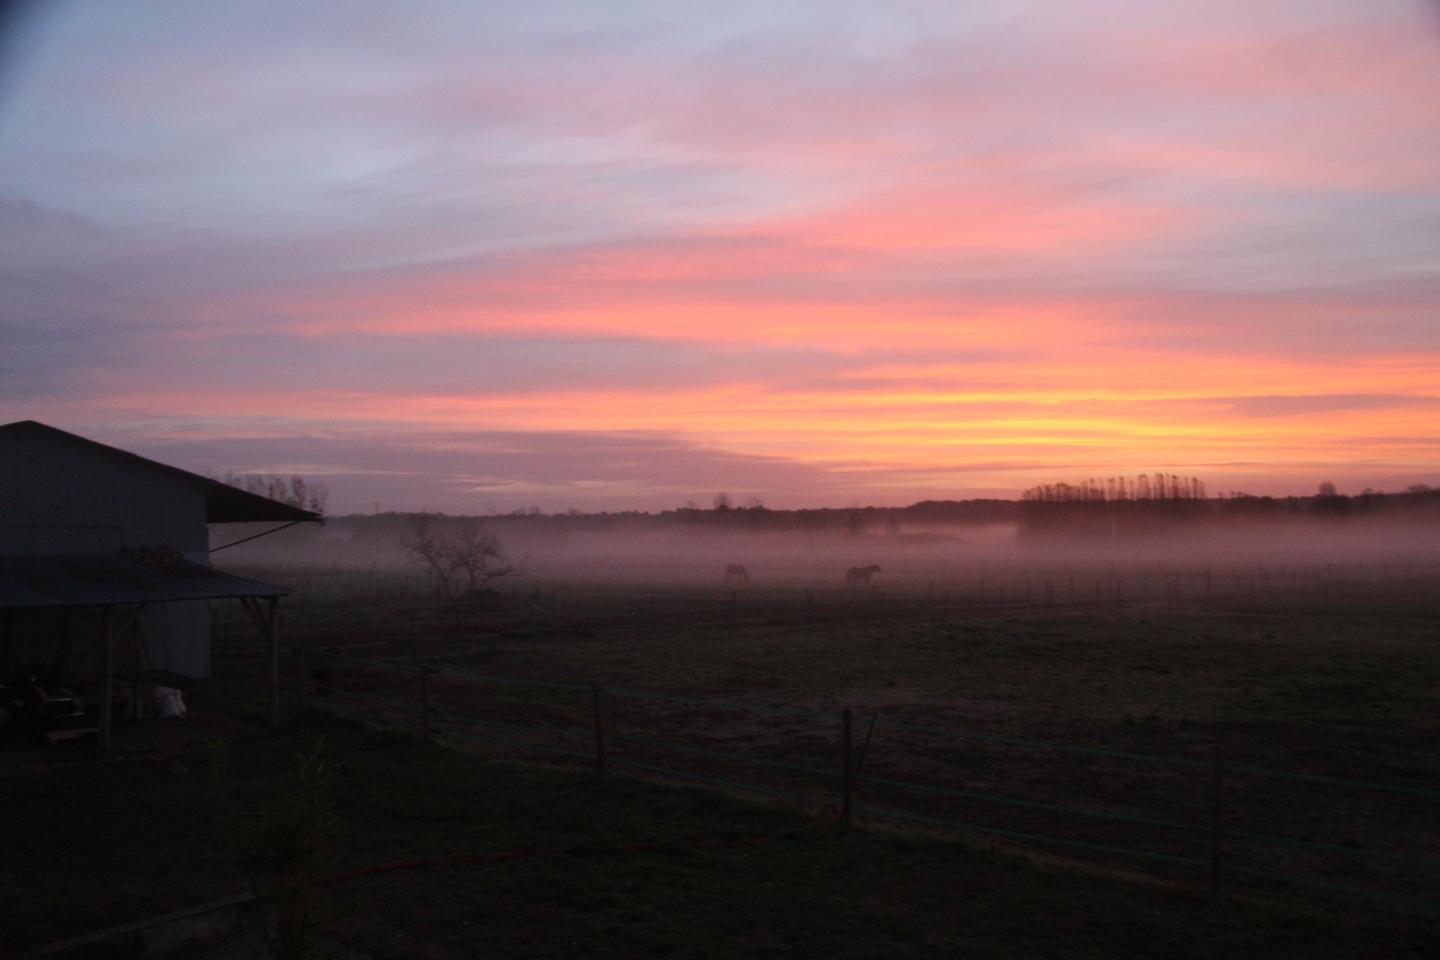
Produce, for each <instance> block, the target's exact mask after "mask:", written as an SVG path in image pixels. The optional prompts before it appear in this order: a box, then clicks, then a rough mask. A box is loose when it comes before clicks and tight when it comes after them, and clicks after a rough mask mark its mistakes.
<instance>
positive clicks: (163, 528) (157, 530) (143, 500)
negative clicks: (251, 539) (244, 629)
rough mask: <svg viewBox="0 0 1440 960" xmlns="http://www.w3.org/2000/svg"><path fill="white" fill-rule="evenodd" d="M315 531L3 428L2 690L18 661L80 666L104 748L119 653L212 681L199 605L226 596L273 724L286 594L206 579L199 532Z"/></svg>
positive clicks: (156, 668) (168, 478) (125, 461)
mask: <svg viewBox="0 0 1440 960" xmlns="http://www.w3.org/2000/svg"><path fill="white" fill-rule="evenodd" d="M312 520H319V515H318V514H316V513H313V512H311V511H309V510H304V509H301V508H299V507H295V506H292V505H290V504H285V503H280V502H278V501H275V500H270V499H268V498H266V497H261V496H257V495H255V494H252V493H248V492H246V491H243V490H239V489H236V488H235V487H231V486H229V485H228V484H224V483H221V482H219V481H217V480H212V479H210V478H208V477H202V476H199V475H198V474H194V473H190V472H188V471H185V470H181V469H178V468H176V467H172V466H169V465H167V464H163V463H159V462H156V461H154V460H149V459H146V458H145V457H141V456H137V455H136V454H133V453H129V452H127V451H124V450H119V449H116V448H114V447H109V446H106V445H104V444H101V443H96V442H95V441H93V440H87V439H85V438H84V437H79V436H76V435H74V434H71V433H67V432H65V431H63V430H58V429H56V428H54V427H49V426H46V425H44V424H40V423H36V422H34V421H22V422H19V423H12V424H6V425H4V426H0V657H3V666H4V673H3V674H0V678H3V679H0V682H5V681H12V680H13V679H14V677H13V672H14V671H15V670H16V668H17V667H18V666H20V665H21V664H29V663H35V662H42V663H51V662H54V661H55V658H57V657H65V656H67V655H69V654H71V653H76V654H77V658H78V659H79V660H82V661H85V660H88V661H89V663H90V665H91V667H92V669H93V672H94V675H95V677H96V679H97V680H98V681H99V688H100V696H101V699H102V703H101V704H100V710H99V713H100V716H99V718H98V719H99V724H100V727H101V742H102V745H105V744H106V742H107V741H108V724H109V720H110V702H109V700H110V696H111V681H112V679H113V676H114V668H115V665H116V658H117V655H118V656H120V657H121V658H122V659H125V658H128V662H123V663H122V664H121V666H122V667H123V668H124V669H125V670H126V671H127V672H128V673H131V674H133V673H136V672H140V671H144V672H163V673H168V674H177V675H183V676H186V677H206V676H209V674H210V622H209V602H210V601H211V600H215V599H229V598H233V599H236V600H239V601H240V602H241V603H242V604H244V605H245V607H246V609H248V610H250V611H251V613H252V614H253V615H254V617H255V619H256V621H257V624H258V625H259V626H260V628H261V629H262V630H263V631H264V632H265V635H266V639H267V641H268V643H269V648H270V663H271V677H270V687H271V690H270V714H271V719H272V722H278V718H279V695H278V682H277V678H276V676H275V667H276V666H277V664H278V656H279V646H278V644H279V634H278V624H279V606H278V604H279V599H280V598H281V597H282V596H285V595H287V594H288V593H289V591H288V590H286V589H285V588H284V587H280V586H276V585H274V584H268V583H262V582H260V581H257V580H251V579H247V578H242V577H235V576H231V575H228V574H224V573H221V572H219V571H216V570H214V569H212V568H210V567H209V566H208V562H209V550H210V545H209V532H208V524H211V523H247V522H271V523H278V524H281V525H290V524H293V523H301V522H305V521H312ZM277 529H278V528H277ZM87 641H88V642H87ZM87 651H88V652H89V653H91V654H93V656H90V657H88V658H87V657H86V656H85V653H86V652H87Z"/></svg>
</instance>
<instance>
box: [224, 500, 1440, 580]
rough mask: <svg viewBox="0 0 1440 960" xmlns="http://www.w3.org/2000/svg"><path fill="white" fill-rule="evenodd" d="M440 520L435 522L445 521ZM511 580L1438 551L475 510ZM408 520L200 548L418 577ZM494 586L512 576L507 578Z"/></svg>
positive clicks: (1209, 566)
mask: <svg viewBox="0 0 1440 960" xmlns="http://www.w3.org/2000/svg"><path fill="white" fill-rule="evenodd" d="M462 522H466V521H462V520H460V519H458V518H447V519H444V520H441V521H439V529H440V530H441V531H442V532H443V531H445V530H447V529H450V530H455V529H458V525H459V524H460V523H462ZM468 522H473V523H479V524H482V525H483V527H484V528H485V529H486V530H488V531H489V532H490V533H493V534H494V535H495V536H496V537H497V538H498V540H499V541H500V543H501V545H502V546H503V549H504V552H505V554H506V555H507V556H508V557H510V558H511V559H513V560H515V561H519V562H520V575H519V576H520V578H521V579H524V578H529V579H531V580H534V581H547V582H554V581H564V580H583V581H591V582H615V583H634V584H637V585H639V584H651V585H657V586H658V585H664V584H678V583H696V584H720V583H723V581H724V572H725V568H726V567H727V566H728V565H730V564H738V565H742V566H744V567H745V569H746V571H747V573H748V575H749V580H750V583H751V584H752V585H760V584H774V585H782V584H788V585H806V586H809V585H815V586H824V585H841V584H842V583H843V580H844V574H845V571H846V569H847V568H849V567H853V566H861V567H863V566H868V565H871V564H876V565H879V566H880V568H881V571H882V573H881V576H880V577H879V578H877V583H879V582H883V583H885V584H887V585H889V586H894V587H896V588H899V587H901V586H902V585H904V584H909V585H910V586H912V587H920V588H923V587H924V586H925V584H926V582H931V583H933V582H937V581H938V582H945V581H951V580H958V579H962V578H967V577H969V578H973V577H977V576H984V575H986V572H987V571H989V572H993V573H995V574H1004V573H1007V572H1008V573H1021V574H1023V573H1024V572H1026V571H1033V572H1035V573H1036V574H1042V573H1043V574H1063V573H1065V572H1067V571H1068V572H1071V573H1080V572H1085V571H1093V570H1097V569H1110V570H1115V569H1126V570H1166V571H1171V572H1180V571H1196V572H1198V571H1202V570H1213V571H1214V573H1215V574H1216V575H1224V574H1228V573H1236V572H1242V571H1254V570H1256V569H1264V568H1270V569H1274V568H1292V569H1293V568H1311V569H1313V568H1325V567H1334V568H1337V569H1338V568H1343V567H1347V566H1349V567H1354V566H1363V565H1373V566H1374V567H1376V568H1380V567H1384V566H1392V565H1402V566H1403V565H1407V564H1416V563H1433V562H1437V561H1440V537H1437V536H1436V535H1435V533H1436V530H1435V529H1434V524H1433V523H1431V522H1428V518H1426V522H1421V523H1416V522H1414V521H1413V520H1411V521H1406V520H1403V519H1402V518H1398V517H1393V516H1392V517H1383V518H1343V519H1325V520H1320V519H1315V518H1297V519H1266V520H1259V521H1253V522H1248V523H1245V524H1237V523H1227V524H1224V525H1211V526H1199V525H1197V526H1194V527H1192V528H1189V529H1184V530H1180V529H1176V530H1172V531H1170V532H1169V533H1168V534H1166V535H1155V536H1149V537H1145V538H1139V537H1130V538H1124V539H1121V538H1118V537H1095V536H1091V537H1087V538H1071V539H1059V538H1038V537H1035V536H1033V535H1027V534H1023V533H1022V531H1021V530H1020V529H1019V528H1018V527H1017V525H1015V524H992V525H983V526H945V527H930V528H918V527H910V526H894V525H891V526H890V527H888V528H887V529H883V530H876V531H865V532H858V533H857V532H855V531H848V530H836V529H826V530H819V531H803V530H757V529H745V528H743V527H741V528H737V529H706V528H702V527H697V526H686V525H681V524H669V525H664V524H659V523H650V522H644V521H643V520H638V521H637V520H633V519H632V520H623V521H616V522H614V523H607V522H604V521H601V520H598V519H596V518H587V519H586V520H584V521H582V522H573V523H567V522H561V521H560V519H559V518H536V517H497V518H483V519H482V518H475V519H474V520H472V521H468ZM263 529H264V527H262V526H260V525H248V526H247V525H235V526H221V527H215V528H213V529H212V538H211V539H212V549H214V548H215V547H220V546H222V545H223V544H226V543H229V542H231V541H234V540H238V539H240V538H242V537H245V536H250V535H253V534H254V533H256V532H258V531H259V530H263ZM413 540H414V536H413V531H412V529H411V528H410V527H409V526H408V525H407V523H406V521H405V518H404V517H401V516H391V517H379V518H374V517H340V518H334V519H330V520H328V521H327V522H326V523H325V524H324V525H323V526H318V525H314V524H306V525H302V526H297V527H292V528H290V529H288V530H283V531H280V532H277V533H275V534H273V535H270V536H265V537H261V538H259V539H256V540H252V541H250V542H248V543H243V544H239V545H237V546H234V547H230V548H227V549H224V550H217V551H216V552H214V553H213V554H212V562H213V563H214V564H215V565H216V566H218V567H221V568H226V567H232V568H250V569H253V568H257V567H269V568H275V569H295V568H321V569H349V570H355V569H361V570H363V569H369V570H374V571H378V572H386V571H388V572H395V573H397V574H399V573H403V572H407V571H408V572H410V573H413V574H417V575H418V574H419V573H420V572H421V568H420V567H419V566H418V565H417V562H416V557H415V555H414V552H413V550H412V546H413ZM505 582H506V583H510V584H514V583H515V582H516V580H515V579H514V578H507V580H506V581H505Z"/></svg>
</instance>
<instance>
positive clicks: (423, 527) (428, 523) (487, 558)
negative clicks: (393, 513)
mask: <svg viewBox="0 0 1440 960" xmlns="http://www.w3.org/2000/svg"><path fill="white" fill-rule="evenodd" d="M436 521H437V517H436V516H435V515H434V514H428V513H417V514H412V515H411V517H410V539H409V541H408V542H407V543H406V548H407V550H408V551H409V553H410V556H411V558H412V559H413V560H414V562H415V563H416V564H417V565H418V566H420V567H421V568H422V569H423V570H424V571H425V575H426V577H427V578H428V579H429V581H430V589H431V590H433V591H434V592H435V593H436V594H438V595H439V596H442V597H448V596H451V595H453V594H454V593H455V591H456V589H457V588H460V587H463V592H465V593H473V592H474V591H476V590H479V589H481V588H483V587H484V586H485V585H486V584H488V583H489V582H490V581H491V580H498V579H499V578H501V577H509V576H514V575H515V574H517V573H519V572H520V567H521V564H520V562H518V561H516V560H513V559H511V558H510V557H509V555H507V554H506V552H505V548H504V546H503V545H502V544H501V543H500V538H499V537H497V536H495V534H493V533H491V532H490V531H489V530H487V529H486V528H485V525H484V524H483V523H482V522H481V521H480V520H479V519H478V518H476V517H467V518H464V519H462V520H459V521H457V523H456V531H455V534H454V535H451V534H448V533H445V532H443V531H441V530H440V529H439V525H438V523H437V522H436Z"/></svg>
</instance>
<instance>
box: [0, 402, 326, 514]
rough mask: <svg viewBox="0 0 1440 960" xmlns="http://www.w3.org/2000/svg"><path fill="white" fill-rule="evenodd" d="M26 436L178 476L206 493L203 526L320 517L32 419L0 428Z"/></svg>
mask: <svg viewBox="0 0 1440 960" xmlns="http://www.w3.org/2000/svg"><path fill="white" fill-rule="evenodd" d="M27 436H36V437H50V438H56V439H59V440H62V441H64V442H66V443H74V444H81V445H84V446H85V447H88V448H89V449H91V450H95V451H99V452H101V453H104V454H105V455H106V456H112V457H116V458H118V459H121V460H124V461H126V462H128V463H131V464H139V465H141V466H143V467H145V468H147V469H150V470H157V471H162V472H164V473H166V474H169V475H170V476H172V477H180V478H181V479H183V480H185V481H187V482H189V483H193V484H194V485H196V486H197V487H199V488H201V489H202V490H204V492H205V522H206V523H247V522H251V521H288V522H292V523H298V522H300V521H303V520H319V519H320V514H318V513H315V512H313V511H310V510H302V509H300V508H299V507H292V506H291V505H290V504H288V503H281V502H280V501H278V500H271V499H270V498H269V497H262V496H260V495H258V494H254V493H249V492H247V491H245V490H241V489H239V488H237V487H232V486H230V485H229V484H228V483H221V482H220V481H219V480H212V479H211V478H209V477H202V476H200V474H198V473H191V472H190V471H188V470H181V469H180V468H179V467H172V466H170V465H169V464H168V463H161V462H159V461H158V460H150V459H148V458H146V457H142V456H140V455H139V454H135V453H130V452H129V451H127V450H121V449H119V448H117V447H111V446H107V445H106V444H103V443H97V442H95V441H94V440H87V439H86V438H85V437H81V436H77V435H75V434H73V433H67V432H66V431H64V430H60V429H57V428H55V427H52V426H48V425H46V424H43V423H39V422H37V421H34V420H20V421H18V422H16V423H7V424H5V425H3V426H0V439H5V438H7V437H13V438H17V439H24V438H25V437H27Z"/></svg>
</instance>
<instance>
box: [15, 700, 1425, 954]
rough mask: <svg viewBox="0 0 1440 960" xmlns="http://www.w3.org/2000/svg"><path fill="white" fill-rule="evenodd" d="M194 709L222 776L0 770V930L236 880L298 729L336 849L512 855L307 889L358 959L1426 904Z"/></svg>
mask: <svg viewBox="0 0 1440 960" xmlns="http://www.w3.org/2000/svg"><path fill="white" fill-rule="evenodd" d="M232 716H233V715H232ZM192 729H194V728H192ZM203 732H204V733H205V734H206V735H207V736H215V735H220V734H223V735H224V736H225V737H226V738H227V742H228V744H229V746H228V749H227V750H226V751H225V752H224V755H225V756H226V757H227V758H228V761H227V764H226V768H227V771H228V772H227V773H226V775H225V782H226V787H227V788H226V790H225V791H224V792H223V793H222V792H217V790H216V788H215V783H214V781H213V779H212V777H211V776H210V773H211V764H212V763H213V762H214V759H215V757H216V756H217V753H216V751H215V749H214V748H213V747H206V746H204V745H203V744H198V743H195V742H194V741H192V742H191V743H190V744H189V745H186V744H185V743H184V742H181V741H178V740H177V741H175V742H173V743H171V744H170V745H169V746H168V747H166V748H164V749H159V750H144V749H139V748H138V747H137V746H136V744H134V743H132V745H131V746H132V749H131V752H129V753H126V754H124V755H123V757H122V758H117V759H115V760H112V761H108V762H104V763H98V764H97V763H94V762H91V761H85V760H79V759H75V760H72V761H70V762H64V761H59V762H57V761H54V760H51V761H48V762H47V764H46V765H45V769H43V770H34V769H32V770H30V771H29V772H28V774H27V775H26V776H25V777H24V778H23V779H22V778H20V777H16V776H7V777H6V778H5V780H4V781H3V784H0V791H3V793H4V798H3V799H4V803H5V809H6V811H7V817H8V818H9V826H10V835H9V840H8V842H7V843H6V844H5V845H4V848H3V858H4V859H3V861H0V862H3V868H0V869H3V873H0V875H3V876H4V878H5V880H6V884H5V889H4V906H5V916H6V917H7V918H8V919H7V922H6V941H5V942H6V945H7V946H9V947H10V948H12V949H17V950H18V949H19V948H22V947H25V946H27V945H33V944H35V943H39V942H44V941H48V940H51V939H54V938H57V937H59V936H61V935H65V934H69V933H75V932H80V931H83V930H86V929H93V928H95V927H98V926H102V925H105V924H108V923H115V922H119V921H122V920H129V919H133V918H135V917H136V916H143V915H146V914H147V913H156V912H160V911H161V910H163V909H168V908H170V907H173V906H178V905H183V904H185V903H187V902H193V901H197V900H201V899H205V898H207V897H209V896H214V895H219V894H220V893H223V892H226V891H230V890H237V889H243V888H244V886H245V883H246V876H245V872H244V870H243V868H241V867H240V866H239V864H238V862H237V859H236V854H235V852H234V849H233V836H234V833H235V829H234V823H235V820H236V818H237V817H238V818H243V817H244V816H245V815H246V813H247V811H253V810H255V809H257V808H258V807H259V806H260V805H261V804H262V803H263V802H264V799H265V797H266V796H267V795H269V794H270V793H272V792H273V791H275V790H276V789H277V787H278V786H279V784H281V783H282V782H283V780H284V779H285V778H286V776H287V775H288V774H289V773H290V772H291V771H292V770H293V769H294V768H295V766H296V763H297V760H296V758H297V756H299V755H300V754H303V753H304V752H306V750H307V749H309V747H310V745H311V744H312V743H314V742H315V741H316V740H317V738H323V741H324V748H323V749H324V752H325V755H326V757H327V758H328V763H329V765H330V767H331V769H332V771H333V777H332V781H331V783H330V788H329V789H330V792H331V796H332V798H333V806H334V810H335V813H336V817H337V820H338V823H339V825H340V829H339V835H338V838H337V840H336V842H335V845H334V851H333V855H334V856H333V867H332V868H333V869H334V870H335V871H337V872H346V871H353V870H355V869H357V868H362V867H368V866H374V865H383V864H393V863H395V862H397V861H402V860H419V859H424V858H431V859H434V860H437V861H442V860H446V859H453V858H455V857H457V856H458V855H486V854H496V853H518V854H529V855H524V856H516V857H514V858H512V859H494V858H492V857H484V856H481V857H477V858H476V862H472V863H466V864H449V865H446V864H443V863H437V864H432V865H424V866H414V867H411V868H408V869H394V870H390V871H386V872H380V873H373V874H368V875H363V876H355V877H352V878H350V879H345V880H342V881H339V882H337V883H334V884H331V885H329V886H327V887H325V888H324V889H325V897H326V900H327V901H328V910H327V914H326V915H327V917H328V921H327V925H326V933H327V936H328V937H329V938H331V939H332V941H334V942H338V943H342V944H344V945H345V946H346V947H347V948H349V949H350V950H352V951H355V952H359V953H363V954H364V955H368V956H372V957H391V958H408V957H414V958H422V957H423V958H430V960H435V958H448V957H482V956H483V957H515V958H521V957H559V956H587V957H615V958H640V957H716V958H719V957H836V958H861V957H867V958H868V957H897V956H904V957H942V956H943V957H953V956H956V955H965V956H973V957H995V958H1001V957H1005V958H1009V957H1016V956H1037V957H1042V956H1051V957H1115V956H1165V957H1196V958H1202V957H1203V958H1211V957H1215V956H1235V957H1243V956H1255V955H1257V954H1259V953H1261V952H1263V953H1265V954H1266V955H1269V956H1273V957H1307V958H1315V957H1318V958H1327V957H1335V958H1339V957H1373V956H1385V957H1422V956H1426V955H1427V953H1428V952H1429V951H1430V950H1431V948H1433V947H1434V945H1435V942H1434V940H1433V938H1432V934H1431V929H1432V924H1431V923H1430V922H1429V918H1417V917H1414V916H1409V915H1405V914H1392V913H1387V912H1384V911H1376V910H1359V909H1351V908H1340V909H1337V908H1335V907H1332V906H1326V907H1323V908H1321V907H1317V906H1315V905H1310V904H1306V903H1303V902H1297V901H1295V900H1294V899H1292V898H1273V897H1268V896H1265V895H1255V894H1247V895H1245V896H1243V897H1237V896H1222V897H1219V898H1214V899H1211V898H1207V897H1205V896H1204V895H1203V894H1199V893H1197V892H1195V891H1193V890H1188V889H1184V888H1177V887H1171V886H1168V885H1165V884H1162V883H1155V882H1148V881H1146V880H1143V879H1137V878H1133V877H1130V876H1127V875H1125V874H1123V873H1121V872H1118V871H1108V872H1106V871H1094V870H1089V871H1077V870H1075V869H1070V868H1065V867H1060V866H1056V865H1054V864H1047V863H1044V862H1041V861H1037V860H1035V859H1033V858H1026V857H1022V856H1018V855H1015V854H1013V853H1009V852H1006V851H1003V850H999V849H994V848H989V847H985V846H975V845H972V844H959V843H952V842H946V841H943V840H939V839H936V838H933V837H929V836H923V835H916V834H909V835H906V834H896V833H891V832H875V831H871V830H865V829H860V830H852V831H851V832H850V833H849V834H848V835H844V836H842V835H841V834H840V833H839V832H838V831H837V829H836V828H835V825H834V824H833V822H830V821H828V820H827V819H824V818H818V817H814V816H806V815H803V814H801V813H798V812H796V811H792V810H789V809H784V808H780V807H773V806H765V805H758V806H757V805H755V804H751V803H745V802H740V801H737V800H734V799H731V798H728V797H726V796H723V795H721V794H718V793H716V792H713V791H702V790H694V789H686V788H679V787H674V786H666V785H659V784H654V783H647V782H643V781H639V780H635V779H631V778H624V777H614V776H601V775H595V774H590V773H584V772H579V771H574V770H565V769H546V768H542V767H537V766H534V765H524V764H515V763H512V762H508V761H503V760H485V759H481V758H477V757H473V756H460V755H456V754H454V753H453V752H451V751H449V750H446V749H444V748H441V747H436V746H432V745H426V744H423V743H420V742H417V741H415V740H414V739H411V738H408V737H405V736H402V735H398V734H387V733H383V732H372V731H367V730H365V729H363V728H360V727H356V726H353V725H348V724H346V723H344V722H341V721H337V720H334V719H327V718H325V717H323V716H320V715H315V714H310V715H304V716H301V717H299V718H298V719H297V721H296V722H294V723H292V724H291V725H290V726H289V727H288V728H287V729H286V731H284V733H282V734H281V735H279V736H271V735H267V734H266V733H265V732H264V731H263V730H261V729H260V728H259V727H258V726H257V725H254V724H247V723H245V722H242V721H233V720H232V721H230V722H228V723H227V724H226V725H225V726H224V727H223V728H220V727H215V726H210V727H207V728H206V729H205V730H204V731H203ZM80 783H83V784H84V789H77V784H80ZM22 784H23V786H22ZM97 863H104V864H107V865H112V868H111V869H106V870H103V871H99V870H95V869H94V866H95V865H96V864H97Z"/></svg>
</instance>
